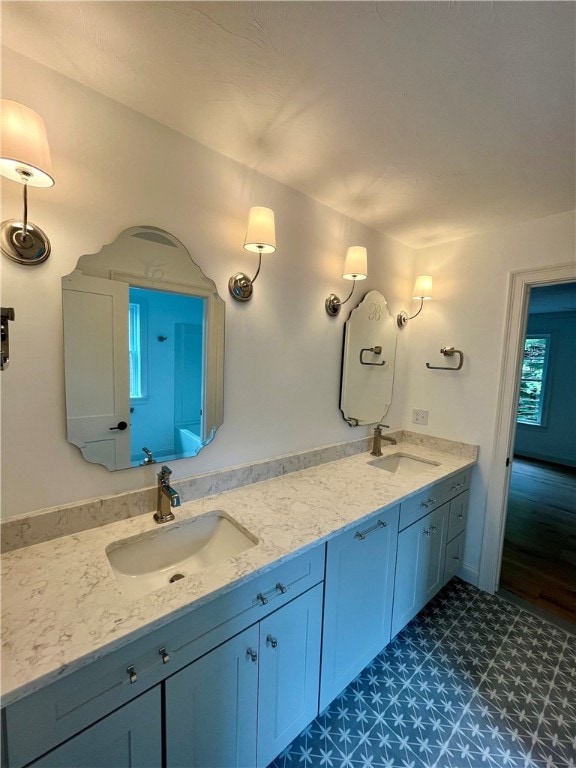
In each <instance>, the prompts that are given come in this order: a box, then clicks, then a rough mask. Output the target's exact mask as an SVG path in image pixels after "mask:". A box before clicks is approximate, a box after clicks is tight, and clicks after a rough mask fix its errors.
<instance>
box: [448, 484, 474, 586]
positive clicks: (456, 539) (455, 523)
mask: <svg viewBox="0 0 576 768" xmlns="http://www.w3.org/2000/svg"><path fill="white" fill-rule="evenodd" d="M469 495H470V491H465V492H464V493H461V494H460V495H459V496H457V497H456V498H455V499H453V500H452V501H451V502H450V511H449V519H448V544H447V545H446V563H445V565H444V582H445V583H446V582H448V581H450V579H451V578H452V576H456V574H457V573H458V571H459V570H460V567H461V565H462V564H463V562H464V544H465V533H464V532H465V530H466V521H467V517H468V497H469Z"/></svg>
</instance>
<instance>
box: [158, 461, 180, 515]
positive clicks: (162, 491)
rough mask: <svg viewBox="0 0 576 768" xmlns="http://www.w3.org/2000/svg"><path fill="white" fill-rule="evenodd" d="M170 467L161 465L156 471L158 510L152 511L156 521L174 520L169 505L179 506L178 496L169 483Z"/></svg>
mask: <svg viewBox="0 0 576 768" xmlns="http://www.w3.org/2000/svg"><path fill="white" fill-rule="evenodd" d="M171 474H172V470H171V469H170V467H166V466H164V467H162V469H161V470H160V472H158V504H157V506H158V511H157V512H154V520H156V522H157V523H169V522H170V521H171V520H174V513H173V512H172V509H171V507H179V506H180V496H179V494H178V493H177V492H176V491H175V490H174V488H172V486H171V485H170V475H171Z"/></svg>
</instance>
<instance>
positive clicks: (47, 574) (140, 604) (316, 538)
mask: <svg viewBox="0 0 576 768" xmlns="http://www.w3.org/2000/svg"><path fill="white" fill-rule="evenodd" d="M443 442H444V441H443ZM452 445H453V450H454V452H451V453H447V452H442V451H439V450H438V448H437V447H435V446H434V443H433V441H430V444H429V445H428V446H425V445H415V444H412V443H399V444H398V445H394V446H392V445H390V446H386V447H384V446H383V449H382V450H383V455H388V454H391V453H396V452H398V451H403V452H405V453H408V454H410V455H413V456H416V457H421V458H423V459H428V460H432V461H437V462H440V464H439V466H434V465H432V464H430V465H427V466H426V468H424V469H423V471H422V472H421V473H420V474H419V475H418V476H416V477H397V476H395V475H390V474H389V473H387V472H384V471H382V470H381V469H377V468H375V467H372V466H370V465H369V463H368V462H369V460H371V459H372V457H371V456H370V455H369V454H368V453H360V454H357V455H355V456H351V457H348V458H343V459H339V460H337V461H332V462H329V463H326V464H320V465H317V466H314V467H311V468H308V469H304V470H300V471H298V472H293V473H291V474H288V475H285V476H283V477H277V478H274V479H271V480H265V481H262V482H259V483H255V484H253V485H249V486H244V487H241V488H237V489H235V490H232V491H226V492H225V493H218V494H215V495H213V496H207V497H205V498H203V499H200V500H197V501H192V502H187V503H184V504H182V506H180V507H178V508H177V509H176V510H175V513H176V518H177V520H176V523H171V524H168V525H178V523H180V522H182V521H183V520H187V519H190V518H193V517H196V516H198V515H202V514H205V513H208V512H212V511H215V510H221V511H223V512H224V513H226V514H227V515H229V516H230V517H232V518H233V519H234V520H236V521H237V522H238V523H239V524H240V525H241V526H243V527H244V528H245V529H247V530H248V531H249V532H250V533H251V534H252V535H253V536H255V537H256V538H257V539H258V544H257V545H256V546H254V547H252V548H251V549H249V550H247V551H245V552H242V553H241V554H238V555H236V556H234V557H232V558H229V559H228V560H226V561H224V562H220V563H218V564H217V565H215V566H213V567H211V568H208V569H206V570H205V571H203V572H201V573H198V574H194V575H190V576H188V577H187V578H186V579H182V580H180V581H178V582H175V583H174V584H171V585H168V586H166V587H164V588H161V589H159V590H157V591H155V592H152V593H150V594H148V595H146V596H143V597H139V598H129V597H127V596H126V595H125V594H124V593H123V592H122V591H121V589H120V587H119V586H118V583H117V581H116V579H115V576H114V574H113V572H112V569H111V567H110V564H109V562H108V559H107V557H106V553H105V550H106V547H107V546H108V545H109V544H111V543H112V542H115V541H118V540H121V539H124V538H128V537H131V536H134V535H137V534H141V533H145V532H147V531H151V530H159V529H158V526H157V525H156V523H155V522H154V520H153V519H152V514H147V515H140V516H138V517H136V518H130V519H127V520H122V521H120V522H115V523H111V524H109V525H105V526H102V527H100V528H95V529H92V530H88V531H83V532H82V533H78V534H73V535H69V536H64V537H62V538H59V539H54V540H52V541H47V542H43V543H41V544H35V545H34V546H30V547H26V548H24V549H18V550H15V551H13V552H10V553H8V554H6V555H3V557H2V676H1V685H2V690H1V695H2V705H3V706H6V705H8V704H10V703H12V702H14V701H16V700H18V699H20V698H22V697H23V696H25V695H27V694H29V693H32V692H33V691H35V690H38V689H40V688H42V687H43V686H45V685H46V684H48V683H50V682H52V681H53V680H56V679H58V678H60V677H62V676H63V675H64V674H68V673H69V672H72V671H74V670H76V669H79V668H80V667H82V666H84V665H86V664H89V663H90V662H91V661H94V660H95V659H97V658H100V657H102V656H103V655H105V654H106V653H108V652H110V651H112V650H114V649H116V648H119V647H121V646H123V645H125V644H127V643H129V642H130V641H132V640H135V639H136V638H138V637H140V636H142V635H144V634H146V633H147V632H149V631H151V630H153V629H156V628H158V627H160V626H162V625H163V624H165V623H166V622H167V621H169V620H172V619H175V618H177V617H179V616H182V615H184V614H185V613H187V612H188V611H190V610H193V609H194V608H195V607H197V606H199V605H201V604H202V603H205V602H208V601H209V600H212V599H214V598H215V597H217V596H218V595H221V594H223V593H224V592H225V591H227V590H229V589H231V588H233V587H235V586H237V585H239V584H241V583H242V582H244V581H247V580H248V579H250V578H252V577H253V576H256V575H257V574H260V573H264V572H265V571H267V570H269V569H271V568H273V567H274V566H276V565H278V564H279V563H280V562H282V561H285V560H287V559H289V558H291V557H294V556H295V555H297V554H299V553H301V552H303V551H305V550H306V549H309V548H311V547H314V546H316V545H317V544H319V543H321V542H323V541H326V540H327V539H329V538H331V537H332V536H334V535H336V534H338V533H340V532H341V531H343V530H344V529H346V528H347V527H349V526H352V525H354V524H356V523H357V522H359V521H360V520H362V519H363V518H364V517H366V516H367V515H369V514H371V513H372V512H374V511H376V510H378V509H380V508H382V507H386V506H389V505H392V504H394V503H397V502H399V501H401V500H403V499H406V498H408V497H410V496H412V495H413V494H415V493H417V492H419V491H421V490H422V489H424V488H426V487H428V486H429V485H431V484H433V483H436V482H437V481H439V480H442V479H444V478H445V477H448V476H450V475H451V474H454V473H455V472H457V471H459V470H461V469H463V468H465V467H469V466H471V465H472V464H474V463H475V458H472V456H473V455H474V451H473V450H471V449H473V448H474V446H470V445H465V444H459V443H453V444H452ZM459 446H460V448H459ZM168 525H167V526H166V528H168Z"/></svg>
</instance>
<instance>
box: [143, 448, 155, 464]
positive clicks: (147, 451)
mask: <svg viewBox="0 0 576 768" xmlns="http://www.w3.org/2000/svg"><path fill="white" fill-rule="evenodd" d="M142 450H143V451H144V453H145V454H146V458H145V459H144V461H142V462H141V466H142V465H144V464H156V459H155V458H154V456H152V451H151V450H150V449H149V448H142Z"/></svg>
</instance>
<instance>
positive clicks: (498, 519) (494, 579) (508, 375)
mask: <svg viewBox="0 0 576 768" xmlns="http://www.w3.org/2000/svg"><path fill="white" fill-rule="evenodd" d="M571 280H576V266H575V265H574V264H563V265H558V266H555V267H540V268H539V269H532V270H527V271H521V272H512V273H511V274H510V277H509V284H508V313H507V317H506V325H505V334H504V347H503V351H502V364H501V373H500V386H499V396H498V406H497V416H496V424H497V431H496V433H495V435H494V446H493V451H492V466H491V468H490V475H489V485H488V493H487V503H486V515H485V522H484V537H483V541H482V555H481V558H480V580H479V587H480V588H481V589H483V590H485V591H487V592H491V593H494V592H495V591H496V590H497V589H498V583H499V580H500V565H501V560H502V547H503V544H504V528H505V523H506V506H507V502H508V488H509V483H510V472H509V468H508V467H506V459H507V458H508V457H509V456H511V451H512V447H513V445H514V437H515V434H516V412H517V401H518V389H519V386H520V382H519V379H520V376H519V373H520V363H521V360H522V353H523V342H524V336H525V334H526V320H527V314H528V296H529V293H530V288H531V287H532V286H533V285H551V284H553V283H565V282H569V281H571Z"/></svg>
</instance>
